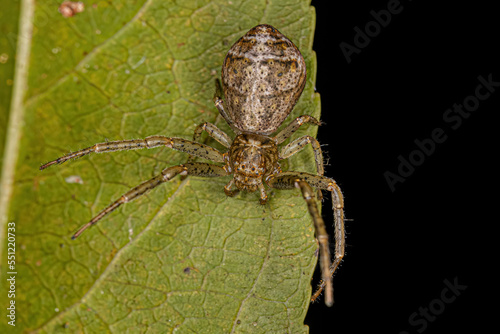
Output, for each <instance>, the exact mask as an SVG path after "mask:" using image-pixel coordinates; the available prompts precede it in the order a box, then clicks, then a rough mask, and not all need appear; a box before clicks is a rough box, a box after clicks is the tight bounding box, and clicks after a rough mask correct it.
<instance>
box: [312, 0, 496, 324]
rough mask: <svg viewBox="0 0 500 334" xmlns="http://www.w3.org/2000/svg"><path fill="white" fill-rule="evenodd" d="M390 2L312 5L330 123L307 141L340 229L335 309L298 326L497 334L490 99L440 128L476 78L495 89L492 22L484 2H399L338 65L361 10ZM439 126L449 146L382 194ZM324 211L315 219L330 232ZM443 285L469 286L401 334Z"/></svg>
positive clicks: (364, 17)
mask: <svg viewBox="0 0 500 334" xmlns="http://www.w3.org/2000/svg"><path fill="white" fill-rule="evenodd" d="M389 2H390V1H387V0H385V1H378V0H377V1H364V2H360V1H341V2H334V4H333V5H332V4H331V3H332V2H328V1H312V5H313V6H315V7H316V15H317V22H316V23H317V24H316V35H315V42H314V47H313V49H314V50H315V51H316V53H317V58H318V75H317V86H316V88H317V91H318V92H319V93H320V94H321V101H322V120H323V121H324V122H326V123H327V124H326V125H324V126H322V127H320V129H319V135H318V138H319V140H320V142H321V143H322V144H323V145H326V146H324V147H323V148H324V149H325V150H326V151H327V152H328V153H327V154H326V156H327V157H329V158H330V159H329V166H327V168H326V175H328V176H330V177H332V178H334V179H335V180H336V181H337V183H338V184H339V185H340V187H341V188H342V190H343V193H344V196H345V212H346V217H347V218H349V219H351V220H349V221H347V222H346V230H347V233H348V235H347V240H346V241H347V248H346V256H345V258H344V261H343V263H342V265H341V267H340V270H339V271H338V272H337V274H336V276H335V279H334V288H335V304H334V306H333V307H332V308H327V307H325V306H324V304H323V300H321V301H320V302H318V303H315V304H313V305H312V306H311V308H310V310H309V313H308V315H307V318H306V324H307V325H309V326H310V332H311V333H372V332H377V333H398V334H399V333H405V331H406V332H409V333H464V332H471V333H472V332H473V333H485V332H487V331H488V332H491V331H495V330H494V328H498V326H497V325H495V324H494V319H495V318H497V317H498V313H497V310H498V306H497V305H498V298H497V297H496V296H498V293H497V282H498V278H497V277H498V274H497V273H496V270H495V267H496V266H497V263H498V260H496V259H495V257H497V256H498V254H499V252H498V250H497V247H495V246H496V244H497V243H498V235H499V234H498V233H497V232H496V231H497V225H498V216H497V215H496V214H494V210H495V209H496V207H497V206H498V187H497V182H494V181H496V180H497V177H496V176H497V175H496V173H497V171H498V168H497V166H498V163H497V162H496V161H497V159H496V158H497V157H496V156H497V153H498V149H497V146H496V145H495V146H494V145H493V140H494V138H495V139H496V138H497V136H496V135H497V133H498V130H497V129H498V125H499V122H498V116H497V117H494V115H495V116H496V114H498V111H499V101H500V87H497V88H496V91H495V92H494V93H491V94H490V96H489V98H487V99H486V100H484V101H480V104H479V107H478V108H477V110H475V111H474V112H472V113H471V115H470V117H468V118H467V119H463V121H462V123H461V125H460V126H458V127H457V128H456V129H452V128H451V127H450V125H453V124H454V123H447V122H445V121H444V119H443V116H444V114H445V112H446V110H447V109H449V108H453V105H454V104H463V102H464V99H466V98H467V97H469V96H474V94H475V90H476V87H477V86H478V85H479V84H480V82H479V80H478V76H483V77H484V78H485V79H487V78H488V76H489V75H490V74H491V75H492V79H493V81H495V82H499V83H500V66H498V61H500V57H499V56H500V52H499V51H498V49H499V47H500V38H499V35H500V28H499V22H500V20H499V19H498V11H497V10H495V9H494V8H493V7H492V6H490V5H489V4H488V5H486V3H487V2H485V4H481V3H478V2H474V3H473V2H446V3H443V2H440V4H439V5H438V4H437V3H436V2H431V1H408V0H407V1H401V2H400V6H399V7H398V8H401V7H402V10H401V12H400V13H399V14H393V15H392V16H391V21H390V22H389V24H387V26H386V27H382V28H381V30H380V32H379V33H378V34H377V35H376V36H373V37H371V40H370V42H369V44H368V45H367V46H366V47H364V48H361V49H360V51H359V53H358V54H356V53H354V54H352V55H351V62H350V63H348V62H347V61H346V57H345V56H344V54H343V53H342V50H341V48H340V46H339V45H340V43H342V42H345V43H348V44H350V45H353V46H354V37H355V34H356V32H355V31H354V28H355V27H356V26H357V27H359V28H360V29H361V30H363V31H364V29H365V25H366V23H368V22H370V21H374V18H373V16H372V15H371V14H370V11H372V10H373V11H375V12H379V11H380V10H383V9H387V6H388V3H389ZM480 92H481V93H486V91H485V90H484V88H483V90H481V91H480ZM436 128H441V129H443V131H444V133H445V135H446V140H445V141H444V142H443V143H438V144H436V147H435V150H434V152H433V153H432V154H430V155H429V156H425V160H424V161H423V162H422V163H421V164H420V165H419V166H416V167H415V169H414V171H413V172H412V173H411V175H409V176H407V177H405V178H404V182H398V183H396V184H395V189H394V191H392V190H391V189H390V187H389V185H388V183H387V181H386V179H385V177H384V173H386V172H388V171H389V172H392V173H395V174H398V165H399V164H400V161H399V160H398V157H399V156H400V155H401V156H403V157H404V158H406V159H408V157H409V156H410V155H411V154H414V155H415V154H418V153H415V152H414V151H415V150H417V149H418V147H417V146H416V144H415V142H414V141H415V140H420V141H422V140H426V139H430V138H431V132H432V131H433V130H434V129H436ZM329 199H330V198H329V196H327V200H326V201H325V204H324V211H323V212H324V213H323V216H324V217H325V219H326V220H327V223H328V224H329V225H330V226H331V225H332V213H331V210H330V211H329V208H327V207H329V206H330V205H329V204H328V205H327V204H326V203H330V202H329ZM495 211H496V210H495ZM328 219H329V221H328ZM332 250H333V249H332ZM318 280H319V276H318V275H316V278H315V282H317V281H318ZM444 280H448V281H450V282H452V283H453V282H454V280H456V281H457V282H458V284H460V285H465V286H467V288H466V289H465V290H463V291H462V292H461V293H460V295H459V296H458V297H457V298H456V299H455V300H454V301H453V302H451V303H448V304H444V305H445V306H444V310H443V311H442V312H441V313H440V314H438V315H437V316H435V319H433V320H432V321H426V327H424V325H423V322H424V321H423V320H421V321H420V322H419V323H418V324H417V325H413V324H411V323H410V322H409V317H410V316H411V315H412V314H413V313H414V312H417V313H418V312H419V308H421V307H423V308H428V307H429V305H430V304H432V305H434V306H436V305H439V302H438V300H439V299H441V293H442V291H443V289H445V288H446V285H445V283H444ZM446 296H452V294H451V293H450V292H448V294H447V295H446ZM418 319H425V318H424V317H422V316H417V318H415V320H418Z"/></svg>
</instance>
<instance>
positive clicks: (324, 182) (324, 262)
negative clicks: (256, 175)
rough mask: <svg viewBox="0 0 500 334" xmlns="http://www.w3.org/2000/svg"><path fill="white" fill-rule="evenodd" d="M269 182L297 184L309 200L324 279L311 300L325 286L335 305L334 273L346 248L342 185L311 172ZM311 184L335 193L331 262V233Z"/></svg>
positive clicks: (281, 186)
mask: <svg viewBox="0 0 500 334" xmlns="http://www.w3.org/2000/svg"><path fill="white" fill-rule="evenodd" d="M266 182H267V184H268V185H269V186H270V187H272V188H276V189H293V188H295V187H297V188H299V189H300V190H301V191H302V196H303V197H304V200H305V201H306V202H307V206H308V209H309V213H310V215H311V217H312V219H313V222H314V226H315V229H316V237H317V238H318V242H319V244H320V250H321V252H320V266H321V273H322V274H321V276H322V280H321V283H320V285H319V287H318V290H317V291H316V292H315V293H314V294H313V295H312V297H311V301H312V302H313V301H315V300H316V299H317V298H318V297H319V295H320V294H321V292H322V291H323V289H325V290H326V291H325V304H326V305H327V306H331V305H332V304H333V284H332V276H333V274H334V273H335V271H336V270H337V267H338V266H339V264H340V262H341V261H342V258H343V257H344V249H345V231H344V199H343V196H342V192H341V191H340V188H339V187H338V186H337V184H336V183H335V181H334V180H332V179H330V178H327V177H325V176H319V175H314V174H309V173H300V172H285V173H280V174H277V175H273V176H270V177H268V178H267V179H266ZM311 186H313V187H315V188H318V189H324V190H328V191H330V192H331V193H332V204H333V210H334V220H335V257H334V260H333V262H332V263H331V264H330V252H329V246H328V235H327V233H326V229H325V224H324V221H323V218H321V215H320V214H319V209H318V206H317V203H316V201H315V200H314V195H313V193H314V192H313V191H312V188H311Z"/></svg>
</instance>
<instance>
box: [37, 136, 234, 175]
mask: <svg viewBox="0 0 500 334" xmlns="http://www.w3.org/2000/svg"><path fill="white" fill-rule="evenodd" d="M158 146H166V147H169V148H172V149H174V150H177V151H181V152H186V153H188V154H191V155H195V156H197V157H201V158H205V159H208V160H212V161H215V162H223V161H224V160H223V157H222V153H220V152H219V151H218V150H216V149H215V148H213V147H210V146H208V145H204V144H200V143H196V142H193V141H190V140H186V139H182V138H170V137H165V136H151V137H147V138H146V139H131V140H118V141H111V142H107V143H99V144H95V145H94V146H91V147H88V148H85V149H83V150H80V151H76V152H73V153H69V154H66V155H65V156H62V157H60V158H58V159H56V160H53V161H50V162H48V163H46V164H44V165H42V166H41V167H40V170H42V169H45V168H47V167H49V166H52V165H55V164H61V163H63V162H66V161H68V160H71V159H76V158H80V157H83V156H84V155H87V154H90V153H94V152H95V153H104V152H113V151H123V150H135V149H140V148H153V147H158Z"/></svg>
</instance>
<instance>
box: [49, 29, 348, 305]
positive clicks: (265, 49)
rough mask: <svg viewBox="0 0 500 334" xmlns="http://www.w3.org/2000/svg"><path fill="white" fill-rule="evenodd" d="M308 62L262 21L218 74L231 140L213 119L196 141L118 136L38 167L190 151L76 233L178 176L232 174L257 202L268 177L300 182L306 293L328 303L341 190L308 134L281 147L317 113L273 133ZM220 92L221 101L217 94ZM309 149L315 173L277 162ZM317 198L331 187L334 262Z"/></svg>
mask: <svg viewBox="0 0 500 334" xmlns="http://www.w3.org/2000/svg"><path fill="white" fill-rule="evenodd" d="M305 82H306V65H305V61H304V58H303V57H302V54H301V53H300V51H299V49H298V48H297V47H296V46H295V45H294V44H293V43H292V42H291V41H290V40H289V39H288V38H286V37H285V36H284V35H282V34H281V33H280V32H279V31H278V30H277V29H276V28H274V27H272V26H270V25H266V24H262V25H258V26H256V27H254V28H252V29H251V30H250V31H248V32H247V33H246V34H245V35H244V36H243V37H241V38H240V39H239V40H238V41H237V42H236V43H235V44H234V45H233V46H232V47H231V49H230V50H229V51H228V53H227V55H226V57H225V59H224V64H223V66H222V85H221V82H220V81H219V80H216V81H215V95H214V99H213V101H214V104H215V107H216V108H217V109H218V111H219V113H220V114H221V116H222V117H223V118H224V119H225V120H226V122H227V123H228V124H229V126H230V127H231V129H232V130H233V131H234V133H235V134H236V137H235V138H234V139H231V137H230V136H229V135H227V134H226V133H225V132H223V131H222V130H220V129H219V128H217V127H216V126H215V125H213V124H211V123H208V122H207V123H203V124H200V125H198V126H197V127H196V129H195V131H194V136H193V140H192V141H191V140H186V139H182V138H174V137H165V136H150V137H147V138H145V139H131V140H119V141H111V142H106V143H100V144H95V145H94V146H92V147H88V148H85V149H83V150H80V151H77V152H73V153H69V154H67V155H65V156H63V157H60V158H58V159H56V160H53V161H50V162H48V163H46V164H44V165H42V166H41V167H40V170H43V169H45V168H47V167H49V166H51V165H54V164H60V163H63V162H65V161H68V160H70V159H76V158H80V157H82V156H84V155H87V154H90V153H94V152H95V153H105V152H113V151H121V150H133V149H141V148H153V147H159V146H166V147H168V148H171V149H174V150H177V151H181V152H185V153H188V154H189V155H190V157H189V159H188V161H187V163H185V164H181V165H178V166H173V167H168V168H166V169H164V170H163V171H162V172H161V174H159V175H157V176H155V177H153V178H152V179H150V180H148V181H145V182H143V183H141V184H140V185H138V186H137V187H135V188H133V189H131V190H129V191H128V192H127V193H125V194H124V195H122V196H121V197H120V198H119V199H118V200H116V201H115V202H114V203H112V204H110V205H109V206H108V207H106V208H105V209H104V210H102V211H101V212H100V213H99V214H98V215H97V216H95V217H94V218H92V219H91V220H90V221H89V222H88V223H87V224H85V225H83V226H82V227H81V228H80V229H79V230H78V231H77V232H76V233H75V234H74V235H73V237H72V239H75V238H77V237H78V236H80V235H81V234H82V233H83V232H84V231H85V230H86V229H87V228H89V227H90V226H92V225H94V224H96V223H97V222H98V221H99V220H101V219H102V218H104V216H106V215H107V214H109V213H110V212H112V211H114V210H116V209H117V208H118V207H119V206H120V205H122V204H124V203H127V202H130V201H131V200H133V199H135V198H137V197H139V196H141V195H143V194H145V193H146V192H147V191H149V190H151V189H153V188H155V187H157V186H159V185H160V184H162V183H163V182H167V181H170V180H172V178H174V177H175V176H177V175H181V176H182V177H185V176H188V175H192V176H201V177H222V176H227V175H233V178H232V179H231V180H230V181H229V183H227V184H226V185H225V186H224V192H225V193H226V195H227V196H234V195H235V194H236V193H238V191H240V190H243V191H246V192H255V191H259V193H260V204H262V205H264V204H265V203H266V202H267V200H268V196H267V194H266V188H265V186H264V184H266V185H267V186H268V187H270V188H275V189H294V188H299V189H300V191H301V192H302V196H303V198H304V200H305V202H306V203H307V207H308V210H309V213H310V215H311V217H312V220H313V222H314V227H315V231H316V238H317V240H318V243H319V246H320V261H319V262H320V268H321V276H322V279H321V283H320V285H319V286H318V289H317V291H316V292H315V293H314V294H313V295H312V296H311V301H315V300H316V299H317V298H318V297H319V295H320V294H321V292H322V291H323V289H325V304H326V305H327V306H331V305H332V304H333V283H332V276H333V274H334V273H335V271H336V269H337V267H338V265H339V263H340V261H341V260H342V258H343V256H344V248H345V240H344V200H343V197H342V192H341V190H340V188H339V187H338V185H337V184H336V183H335V181H334V180H332V179H330V178H328V177H325V176H324V175H323V174H324V168H323V154H322V151H321V148H320V145H319V143H318V141H317V140H316V139H315V138H313V137H311V136H304V137H301V138H298V139H296V140H294V141H292V142H291V143H289V144H287V145H285V146H284V147H281V148H279V147H278V146H279V145H280V144H282V143H283V142H284V141H285V140H286V139H288V138H289V137H290V136H291V135H292V134H293V133H294V132H295V131H297V129H298V128H299V127H300V126H301V125H303V124H305V123H310V124H313V125H318V126H319V125H321V123H320V122H319V121H318V120H316V119H315V118H314V117H312V116H309V115H302V116H300V117H297V118H296V119H294V120H293V121H292V122H291V123H290V124H289V125H288V126H286V127H285V128H284V129H283V130H281V131H280V132H278V133H277V134H276V135H275V136H274V137H273V136H271V135H272V134H273V133H275V132H276V131H277V129H278V127H279V126H280V125H281V124H282V123H283V121H284V120H285V119H286V118H287V116H288V115H289V114H290V112H291V111H292V109H293V107H294V106H295V104H296V102H297V100H298V99H299V97H300V95H301V94H302V91H303V89H304V86H305ZM222 97H225V101H224V100H223V99H222ZM204 131H205V132H207V133H208V135H209V136H210V137H212V138H213V139H215V140H216V141H218V142H219V143H220V144H222V145H223V146H224V147H226V148H227V151H226V152H225V153H222V152H220V151H219V150H217V149H215V148H212V147H210V146H208V145H205V144H201V143H199V142H198V141H199V139H200V137H201V135H202V133H203V132H204ZM309 144H310V145H311V146H312V148H313V151H314V158H315V162H316V169H317V175H315V174H310V173H303V172H293V171H289V172H283V171H282V170H281V168H280V164H279V161H280V160H284V159H287V158H289V157H290V156H292V155H294V154H296V153H297V152H299V151H301V150H302V149H303V148H304V147H306V145H309ZM194 157H200V158H204V159H208V160H211V161H213V162H215V163H219V164H217V165H216V164H210V163H198V162H193V161H194ZM312 187H315V188H317V192H318V197H319V198H320V199H321V197H322V196H321V190H328V191H330V192H331V194H332V203H333V209H334V221H335V256H334V260H333V262H331V257H330V249H329V242H328V234H327V232H326V228H325V223H324V221H323V219H322V217H321V215H320V213H319V208H318V205H317V201H316V196H315V192H314V190H313V188H312Z"/></svg>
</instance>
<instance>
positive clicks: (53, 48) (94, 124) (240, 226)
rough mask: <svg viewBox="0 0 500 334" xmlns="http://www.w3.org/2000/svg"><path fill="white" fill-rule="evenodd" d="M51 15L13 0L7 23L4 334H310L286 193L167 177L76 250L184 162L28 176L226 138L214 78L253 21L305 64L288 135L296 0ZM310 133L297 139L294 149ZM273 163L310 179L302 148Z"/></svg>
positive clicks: (293, 210)
mask: <svg viewBox="0 0 500 334" xmlns="http://www.w3.org/2000/svg"><path fill="white" fill-rule="evenodd" d="M59 3H60V2H56V1H39V2H38V1H37V2H34V1H31V0H24V1H23V3H22V4H23V6H22V12H21V14H20V18H21V19H20V20H21V22H20V27H21V29H20V36H21V35H22V36H24V37H22V38H20V39H19V41H21V40H23V41H24V42H22V44H23V45H22V47H21V49H20V50H21V51H19V53H18V55H17V61H19V62H21V65H26V66H25V67H24V68H26V70H25V71H23V70H22V69H23V67H22V66H18V67H17V68H16V70H17V71H19V73H16V74H20V75H19V78H20V79H19V83H20V85H19V86H16V85H15V86H14V87H16V88H15V89H14V91H13V94H14V96H15V97H16V96H17V97H19V99H18V101H19V103H18V104H17V105H13V106H12V107H11V109H10V110H11V111H10V114H9V117H15V118H16V119H19V122H14V123H10V125H9V128H8V129H7V131H9V133H11V134H12V136H11V137H9V138H8V141H7V144H6V149H5V156H4V160H3V171H4V174H3V179H2V185H1V187H2V188H1V189H0V190H1V192H2V196H1V198H3V199H2V202H1V203H0V210H3V211H2V212H0V214H1V215H2V224H3V225H2V231H3V232H2V234H3V242H4V244H3V245H2V257H1V263H2V282H6V273H7V272H9V271H12V270H9V268H8V266H7V245H6V243H7V240H6V236H7V224H6V223H7V222H13V223H15V238H16V240H15V272H16V273H17V274H15V277H16V285H15V297H14V298H9V297H8V289H9V285H8V284H4V283H2V288H1V291H0V302H1V304H0V305H1V306H2V309H3V310H4V312H3V313H4V314H5V313H6V311H5V308H6V307H7V305H9V304H8V303H9V302H10V301H11V300H14V301H15V306H16V313H15V314H16V322H15V324H16V326H15V327H12V326H10V325H8V324H7V321H6V320H5V318H6V317H5V315H4V316H3V318H4V319H3V320H2V321H1V322H0V332H2V333H5V332H7V331H9V332H13V333H17V332H27V331H29V332H31V331H34V332H47V333H55V332H67V331H68V330H69V331H70V332H87V333H103V332H115V333H123V332H133V333H136V332H148V333H155V332H158V333H165V332H173V331H174V330H175V332H176V333H274V332H276V333H285V332H286V333H305V332H307V331H308V328H307V326H305V325H304V324H303V321H304V317H305V314H306V312H307V309H308V306H309V298H310V294H311V285H310V284H311V277H312V273H313V270H314V267H315V265H316V260H317V258H316V256H315V251H316V250H317V243H316V241H315V238H314V227H313V225H312V221H311V219H310V217H309V214H308V212H307V208H306V205H305V203H304V201H303V199H302V197H301V194H300V193H299V191H297V190H293V191H279V190H273V191H270V192H269V194H270V201H269V202H268V204H266V205H264V206H261V205H260V204H259V200H258V199H259V195H258V194H257V193H240V194H238V195H237V196H236V197H234V198H228V197H226V195H225V194H224V191H223V187H224V185H225V184H226V183H227V182H228V181H229V179H230V178H229V177H227V178H222V179H203V178H198V177H188V178H187V179H185V180H183V181H182V180H180V179H179V178H175V179H174V180H173V181H171V182H169V183H167V184H164V185H162V186H161V187H159V188H157V189H155V190H153V191H151V192H150V193H149V194H148V195H147V196H143V197H141V198H139V199H137V200H136V201H134V202H131V203H128V204H126V205H124V206H122V207H121V208H120V209H119V210H117V211H115V212H113V213H112V214H110V215H109V216H108V217H106V218H105V219H104V220H101V221H100V222H99V223H98V224H97V225H96V226H94V227H92V228H91V229H89V230H87V231H86V232H85V233H84V234H83V235H82V236H81V237H80V238H78V239H77V240H75V241H72V240H70V237H71V235H72V233H73V232H75V230H76V229H77V228H78V227H79V226H81V225H82V224H83V223H86V222H87V221H88V220H89V219H90V218H91V217H93V216H94V215H95V214H96V213H98V212H99V211H100V210H101V209H103V208H104V207H106V206H107V205H108V204H110V203H111V202H112V201H114V200H115V199H117V198H118V197H120V196H121V195H122V194H123V193H124V192H126V191H127V190H128V189H130V188H132V187H134V186H135V185H137V184H139V183H141V182H142V181H145V180H147V179H150V178H151V177H153V176H154V175H157V174H158V173H159V172H160V171H161V170H162V169H164V168H166V167H168V166H173V165H176V164H179V163H183V162H185V161H186V159H187V155H185V154H182V153H179V152H175V151H172V150H169V149H167V148H165V149H151V150H137V151H127V152H115V153H109V154H94V155H90V156H87V157H84V158H81V159H79V160H77V161H73V162H68V163H66V164H64V165H62V166H53V167H51V168H49V169H47V170H44V171H39V170H38V168H39V167H40V165H41V163H44V162H47V161H49V160H53V159H55V158H57V157H59V156H62V155H64V154H65V153H68V152H70V151H75V150H78V149H82V148H85V147H88V146H91V145H92V144H94V143H98V142H103V141H105V140H120V139H131V138H144V137H146V136H149V135H157V134H161V135H167V136H175V137H182V138H186V139H191V138H192V135H193V132H194V129H195V127H196V125H197V124H200V123H202V122H204V121H209V122H213V123H216V124H217V125H218V126H219V127H221V128H222V129H224V130H225V131H226V132H228V133H229V134H230V136H232V137H233V136H234V134H233V133H232V132H231V131H230V130H229V128H228V126H227V125H226V124H225V122H224V121H223V120H222V119H221V118H220V117H218V113H217V110H216V108H215V107H214V106H213V102H212V97H213V92H214V89H215V88H214V78H217V77H219V76H220V69H221V65H222V62H223V59H224V56H225V54H226V52H227V51H228V50H229V48H230V47H231V45H232V44H233V43H234V42H235V41H236V40H237V39H238V38H239V37H240V36H242V35H243V34H244V33H246V31H248V30H249V29H250V28H252V27H253V26H255V25H257V24H259V23H268V24H271V25H273V26H275V27H277V28H278V29H279V30H280V31H281V32H282V33H283V34H285V35H286V36H287V37H289V38H290V39H291V40H292V41H293V42H294V43H295V44H296V45H297V46H298V47H299V49H300V50H301V52H302V54H303V55H304V57H305V59H306V63H307V67H308V82H307V86H306V89H305V90H304V93H303V94H302V97H301V99H300V101H299V103H298V105H297V106H296V108H295V109H294V111H293V114H292V115H291V116H290V117H289V118H288V119H287V120H286V121H285V124H287V123H288V122H290V121H291V120H292V117H296V116H298V115H301V114H310V115H314V116H316V117H319V96H318V95H317V94H316V93H315V92H314V82H315V75H316V62H315V56H314V53H313V51H312V41H313V32H314V20H315V16H314V9H313V8H312V7H310V6H309V1H292V0H290V1H277V0H276V1H238V0H233V1H201V0H198V1H195V0H192V1H181V2H179V1H159V0H158V1H156V0H154V1H153V0H150V1H140V2H135V1H127V0H122V1H99V2H97V1H95V2H85V6H86V7H85V11H84V12H82V13H79V14H77V15H75V16H74V17H70V18H64V17H63V16H62V15H61V14H60V13H59V12H58V6H59ZM179 3H180V4H179ZM12 20H14V18H12ZM26 32H27V33H28V34H25V33H26ZM30 32H31V33H32V37H31V38H29V37H27V36H29V33H30ZM23 34H25V35H23ZM23 50H24V51H23ZM23 52H24V53H23ZM16 78H17V77H16ZM316 131H317V128H316V127H314V126H303V128H302V129H300V131H298V132H297V133H296V134H295V135H294V136H293V138H292V139H294V138H297V137H299V136H302V135H304V134H309V135H315V134H316ZM203 140H206V142H207V143H208V144H209V145H213V146H214V147H217V148H219V149H221V150H222V147H221V146H220V145H219V144H218V143H216V142H214V141H213V140H208V139H206V137H203ZM283 167H284V169H287V170H297V171H309V172H315V167H314V158H313V156H312V150H310V148H308V149H306V150H305V151H304V152H301V153H299V154H297V155H296V156H294V157H292V158H291V159H290V161H288V162H287V163H285V164H284V166H283ZM5 171H7V173H5ZM75 181H77V182H75ZM2 203H3V204H2Z"/></svg>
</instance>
